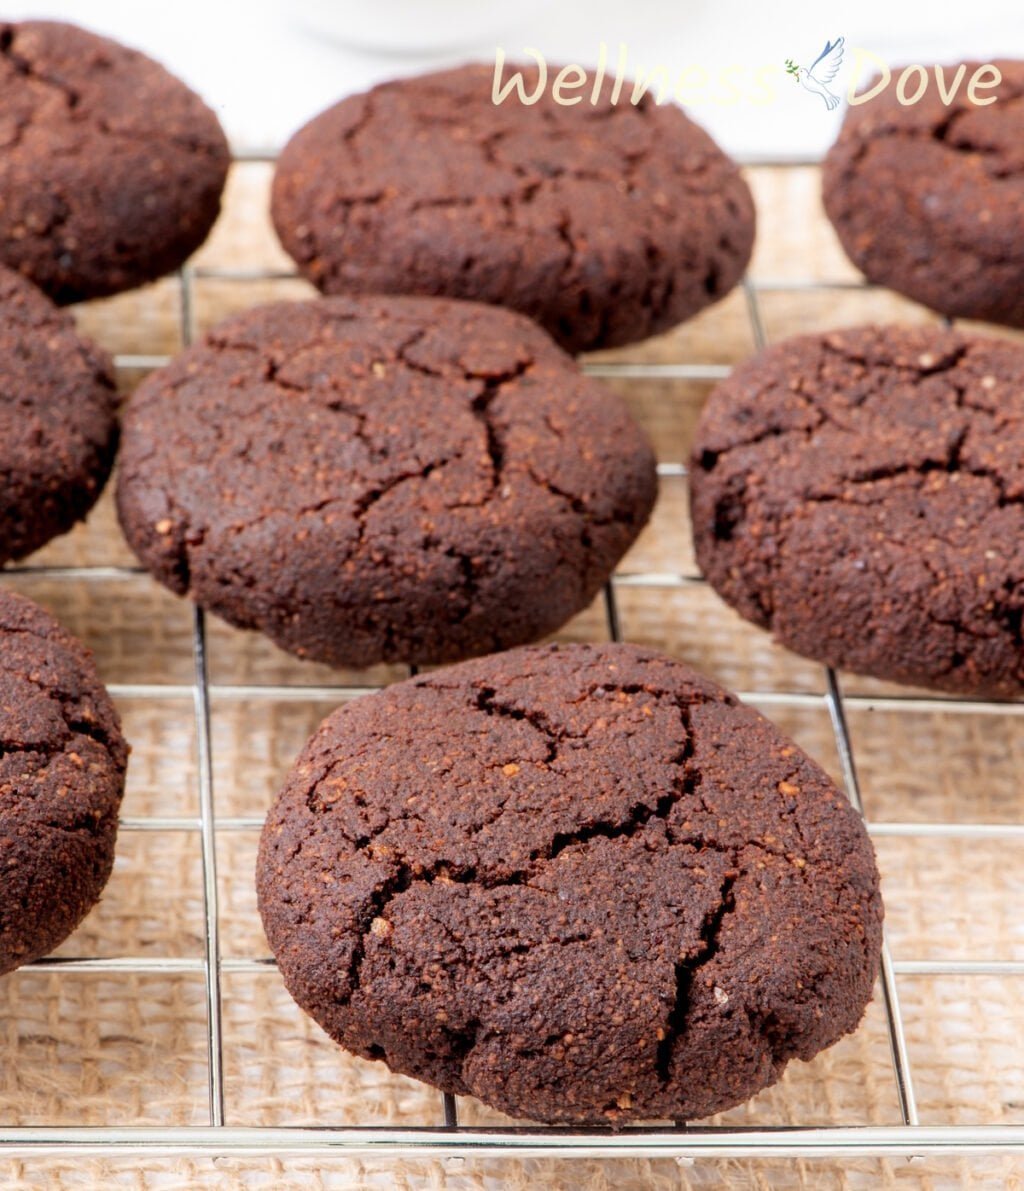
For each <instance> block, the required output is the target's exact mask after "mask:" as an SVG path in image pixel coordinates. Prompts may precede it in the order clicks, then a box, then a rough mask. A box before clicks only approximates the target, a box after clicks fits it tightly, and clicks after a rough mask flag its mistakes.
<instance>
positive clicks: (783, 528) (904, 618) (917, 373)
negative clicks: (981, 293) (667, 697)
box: [690, 327, 1024, 696]
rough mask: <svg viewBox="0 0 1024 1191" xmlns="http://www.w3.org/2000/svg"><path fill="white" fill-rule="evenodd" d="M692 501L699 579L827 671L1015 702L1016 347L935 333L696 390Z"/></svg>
mask: <svg viewBox="0 0 1024 1191" xmlns="http://www.w3.org/2000/svg"><path fill="white" fill-rule="evenodd" d="M690 475H691V479H690V495H691V509H692V516H693V533H694V544H695V546H696V551H697V559H698V561H699V563H700V566H701V568H702V570H703V571H704V574H705V575H706V576H707V578H708V580H709V581H710V582H711V584H712V585H713V586H714V587H715V589H716V590H717V591H718V593H719V594H720V595H721V596H722V597H723V598H724V599H725V600H726V601H727V602H728V603H730V604H731V605H732V606H733V607H734V608H736V609H737V610H738V611H739V612H740V613H741V614H742V615H743V616H745V617H747V619H748V620H752V621H753V622H754V623H755V624H758V625H761V626H762V627H764V628H769V629H771V630H772V632H773V633H774V634H775V636H776V638H777V639H778V640H779V641H781V642H782V644H784V645H787V646H789V648H791V649H794V650H796V651H797V652H798V653H802V654H806V655H807V656H808V657H812V658H816V659H818V660H819V661H822V662H826V663H828V664H829V665H831V666H836V667H842V668H844V669H849V670H853V671H856V672H858V673H861V674H870V675H874V676H875V677H877V678H885V679H891V680H893V681H896V682H905V683H913V684H916V685H919V686H926V687H934V688H936V689H939V690H948V691H956V692H962V693H965V694H983V695H993V696H1010V695H1014V694H1018V693H1019V692H1020V691H1021V690H1022V689H1024V651H1022V640H1021V616H1022V612H1024V349H1022V348H1021V347H1020V346H1019V345H1016V344H1013V343H1010V342H1007V341H1004V340H995V339H984V338H981V337H977V336H968V335H962V334H960V333H958V332H956V331H951V330H945V329H941V328H930V327H929V328H920V327H881V328H879V327H863V328H857V329H854V330H845V331H836V332H833V333H831V334H826V335H812V336H806V337H800V338H796V339H790V340H787V341H786V342H784V343H781V344H778V345H777V346H775V347H771V348H769V349H768V350H767V351H765V352H762V353H761V354H760V355H758V356H755V357H754V358H753V359H751V360H749V361H748V362H747V363H745V364H744V365H742V366H741V367H740V368H738V369H737V370H736V372H734V373H733V375H732V376H731V377H730V378H729V379H728V380H727V381H725V382H723V383H722V384H721V385H720V386H719V387H718V388H717V389H716V390H715V392H714V393H713V394H712V396H711V398H710V399H709V401H708V403H707V405H706V406H705V408H704V411H703V414H702V417H701V421H700V424H699V426H698V430H697V435H696V440H695V445H694V451H693V460H692V467H691V473H690Z"/></svg>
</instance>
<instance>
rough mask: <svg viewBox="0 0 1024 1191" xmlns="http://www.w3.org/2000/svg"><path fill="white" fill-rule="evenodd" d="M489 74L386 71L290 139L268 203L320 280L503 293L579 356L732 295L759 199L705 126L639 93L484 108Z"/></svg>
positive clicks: (385, 289)
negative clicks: (383, 79) (634, 100)
mask: <svg viewBox="0 0 1024 1191" xmlns="http://www.w3.org/2000/svg"><path fill="white" fill-rule="evenodd" d="M526 74H527V76H528V77H535V76H531V72H530V71H529V70H527V71H526ZM493 76H494V70H493V67H490V66H482V65H478V66H465V67H461V68H459V69H456V70H448V71H442V72H440V73H437V74H430V75H425V76H422V77H418V78H412V79H402V80H399V81H397V82H391V83H385V84H383V85H381V86H378V87H375V88H374V89H373V90H372V91H369V92H367V93H366V94H363V95H355V96H352V97H350V98H348V99H345V100H342V102H341V103H339V104H336V105H335V106H334V107H332V108H329V109H328V110H327V111H326V112H323V113H321V115H319V116H317V117H316V118H315V119H314V120H312V121H311V122H310V123H309V124H307V125H306V126H305V127H304V128H302V129H300V131H299V132H297V133H296V134H295V136H294V137H292V139H291V141H289V143H288V144H287V145H286V147H285V149H284V152H283V153H282V154H281V158H280V161H279V163H278V167H277V172H276V174H275V177H274V187H273V199H272V214H273V218H274V224H275V226H276V228H277V231H278V234H279V236H280V237H281V242H282V243H283V244H284V246H285V248H286V249H287V251H288V252H289V253H290V254H291V255H292V256H293V257H294V258H295V261H296V262H297V264H298V266H299V268H300V270H301V271H302V272H303V273H304V274H305V275H306V276H307V277H308V278H309V279H310V280H311V281H312V282H313V283H314V284H315V285H317V286H318V287H319V288H320V289H321V290H323V291H325V292H326V293H367V292H369V293H374V292H376V293H409V294H437V295H444V296H447V297H452V298H467V299H472V300H476V301H482V302H490V303H494V304H496V305H502V306H508V307H511V308H512V309H515V310H519V311H521V312H522V313H524V314H527V315H529V316H530V317H531V318H533V319H535V320H536V321H537V322H539V323H540V324H541V325H542V326H543V327H545V328H546V329H547V330H548V331H549V332H550V334H551V335H553V336H554V337H555V339H557V340H558V341H559V343H561V344H562V346H563V347H565V348H566V349H567V350H569V351H574V352H578V351H588V350H591V349H593V348H598V347H612V346H615V345H617V344H622V343H630V342H632V341H633V340H637V339H643V338H645V337H647V336H648V335H653V334H655V333H656V332H658V331H663V330H666V329H667V328H669V327H672V326H674V325H675V324H676V323H679V322H681V321H682V320H683V319H686V318H689V317H690V316H691V315H693V314H696V313H697V311H699V310H702V309H703V308H704V307H705V306H707V305H709V304H710V303H711V302H714V301H717V300H718V299H719V298H721V297H722V296H723V295H725V294H726V293H728V291H729V290H730V289H731V288H732V287H733V286H734V285H735V284H736V282H737V281H738V280H739V279H740V276H741V275H742V273H743V270H744V268H745V266H746V264H747V261H748V259H749V257H750V251H751V247H752V245H753V239H754V206H753V202H752V200H751V197H750V192H749V190H748V189H747V186H746V183H745V182H744V181H743V179H742V178H741V176H740V174H739V171H738V170H737V168H736V167H735V165H734V164H733V163H732V162H731V161H730V160H729V159H728V158H727V157H726V156H725V155H724V154H723V153H722V151H721V150H720V149H719V148H718V146H717V145H716V144H715V143H714V141H712V139H711V138H710V137H709V136H708V135H707V133H706V132H704V130H703V129H701V128H699V127H698V126H697V125H696V124H694V123H692V122H691V121H690V120H689V119H688V118H687V117H686V116H685V115H684V114H683V112H682V111H681V110H680V109H679V108H677V107H675V106H673V105H668V106H658V105H657V104H656V103H654V102H653V100H652V99H651V96H650V95H646V96H645V97H644V98H643V100H642V101H641V102H640V103H639V104H638V105H636V106H634V105H632V104H631V103H629V102H628V100H627V99H626V98H623V99H622V101H621V102H620V103H619V104H618V105H613V104H612V103H611V102H610V93H609V94H605V95H603V96H602V98H601V100H600V102H599V103H598V104H596V105H591V103H590V102H589V96H588V98H587V102H584V103H581V104H580V105H578V106H574V107H566V106H562V105H559V104H557V103H555V102H554V101H553V100H552V99H551V98H550V91H547V92H546V93H545V97H544V98H543V99H542V100H541V101H540V102H538V103H537V104H536V105H533V106H527V105H525V104H523V103H521V102H520V101H519V100H518V99H517V98H515V97H514V96H513V97H511V98H508V99H506V100H505V101H504V103H502V104H501V105H498V106H496V105H495V104H494V103H493V102H492V98H491V88H492V82H493ZM530 86H531V88H532V86H533V83H532V82H531V83H530ZM605 90H606V92H609V91H610V89H609V88H606V89H605Z"/></svg>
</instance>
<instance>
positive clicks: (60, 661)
mask: <svg viewBox="0 0 1024 1191" xmlns="http://www.w3.org/2000/svg"><path fill="white" fill-rule="evenodd" d="M127 762H128V746H127V745H126V744H125V742H124V738H123V737H122V735H121V727H120V722H119V720H118V718H117V712H116V711H115V710H114V706H113V704H112V703H111V702H110V697H109V696H108V695H107V692H106V690H105V689H104V687H103V684H102V683H101V682H100V680H99V678H98V677H97V674H96V669H95V667H94V665H93V661H92V657H91V656H90V654H89V652H88V650H86V649H85V648H84V646H82V645H80V644H79V643H78V642H77V641H76V640H75V639H74V638H73V637H72V636H71V635H70V633H68V632H66V631H65V630H64V629H63V628H61V626H60V625H59V624H58V623H57V622H56V621H55V620H54V619H53V617H52V616H50V614H49V613H47V612H44V611H43V609H42V608H40V607H38V606H37V605H36V604H33V603H32V601H31V600H27V599H25V598H24V596H20V595H15V594H14V593H12V592H10V591H6V590H4V589H3V588H0V974H2V973H4V972H9V971H11V970H12V969H13V968H17V967H20V966H21V965H22V964H27V963H29V962H31V961H32V960H34V959H38V958H39V957H40V956H41V955H46V954H47V953H48V952H50V951H52V950H53V949H54V948H55V947H56V946H57V945H58V944H59V943H62V942H63V941H64V939H66V938H67V936H68V935H69V934H71V932H72V931H73V930H74V929H75V927H76V926H77V925H78V924H79V922H81V920H82V919H83V918H84V917H85V915H86V914H87V913H88V912H89V910H90V909H91V908H92V907H93V906H94V905H95V903H96V902H97V901H98V899H99V896H100V893H101V892H102V891H103V887H104V885H105V884H106V883H107V878H108V877H109V876H110V870H111V866H112V865H113V863H114V841H115V837H116V835H117V812H118V808H119V807H120V805H121V795H122V793H123V792H124V774H125V766H126V765H127Z"/></svg>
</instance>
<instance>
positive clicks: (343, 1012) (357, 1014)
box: [257, 645, 882, 1122]
mask: <svg viewBox="0 0 1024 1191" xmlns="http://www.w3.org/2000/svg"><path fill="white" fill-rule="evenodd" d="M257 888H258V893H259V904H260V912H261V914H262V916H263V923H264V926H265V928H266V932H267V938H268V939H269V941H270V946H271V948H272V950H273V952H274V954H275V955H276V957H277V962H278V965H279V968H280V970H281V973H282V975H283V977H284V980H285V983H286V984H287V986H288V989H289V991H290V992H291V994H292V995H293V996H294V997H295V999H296V1000H297V1001H298V1003H299V1004H300V1005H301V1006H302V1008H303V1009H305V1010H306V1012H307V1013H309V1014H311V1016H312V1017H314V1018H315V1019H316V1020H317V1021H318V1022H319V1023H320V1025H321V1026H323V1028H324V1029H325V1030H326V1031H327V1032H328V1033H329V1034H330V1035H331V1037H333V1038H334V1039H336V1040H337V1041H338V1042H340V1043H341V1044H342V1045H343V1046H345V1047H347V1048H348V1049H349V1050H352V1051H354V1052H355V1053H356V1054H358V1055H361V1056H362V1057H364V1058H373V1059H382V1060H384V1061H385V1062H386V1063H387V1064H388V1065H389V1066H390V1067H391V1068H392V1069H393V1070H395V1071H399V1072H402V1073H403V1074H406V1075H412V1076H415V1077H416V1078H418V1079H422V1080H425V1081H426V1082H428V1083H431V1084H434V1085H436V1086H437V1087H439V1088H442V1089H444V1090H445V1091H448V1092H454V1093H459V1094H471V1095H474V1096H477V1097H479V1098H480V1099H481V1100H484V1101H486V1102H487V1103H488V1104H491V1105H493V1106H494V1107H496V1108H499V1109H502V1110H503V1111H505V1112H508V1113H511V1114H512V1115H513V1116H520V1117H532V1118H534V1119H536V1120H542V1121H551V1122H585V1121H596V1120H602V1119H604V1120H608V1121H611V1122H626V1121H630V1120H643V1119H650V1118H672V1119H676V1120H682V1119H693V1118H697V1117H704V1116H708V1115H710V1114H711V1113H714V1112H718V1111H719V1110H720V1109H724V1108H727V1107H729V1106H730V1105H732V1104H736V1103H738V1102H739V1101H741V1100H745V1099H746V1098H747V1097H749V1096H752V1095H753V1094H754V1093H755V1092H757V1091H759V1090H760V1089H761V1088H764V1087H766V1086H768V1085H769V1084H771V1083H773V1082H774V1081H775V1080H777V1079H778V1078H779V1077H780V1075H781V1074H782V1071H783V1069H784V1068H785V1066H786V1064H787V1063H788V1062H789V1060H790V1059H793V1058H801V1059H809V1058H811V1057H812V1056H813V1055H815V1054H816V1053H817V1052H818V1051H819V1050H821V1049H822V1048H823V1047H826V1046H829V1045H831V1044H832V1043H833V1042H835V1041H836V1040H837V1039H838V1038H840V1037H841V1036H842V1035H843V1034H846V1033H848V1032H849V1031H851V1030H853V1029H854V1028H855V1027H856V1026H857V1023H858V1022H859V1021H860V1018H861V1015H862V1014H863V1011H864V1007H865V1005H866V1004H867V1002H868V1000H869V999H870V997H871V990H872V985H873V982H874V977H875V972H876V970H877V967H878V958H879V948H880V936H881V919H882V906H881V901H880V898H879V891H878V873H877V871H876V868H875V862H874V856H873V853H872V849H871V845H870V843H869V841H868V838H867V835H866V833H865V830H864V826H863V824H862V822H861V820H860V818H859V816H858V815H857V814H856V812H855V811H854V810H853V809H852V807H851V806H850V804H849V803H848V802H847V801H846V799H845V798H844V797H843V795H842V794H840V793H839V792H838V791H837V790H836V788H835V786H834V785H833V783H832V782H831V781H830V780H829V778H828V777H827V776H826V775H825V773H824V772H823V771H822V770H821V769H819V768H818V766H817V765H815V764H814V763H813V762H812V761H811V760H809V759H808V758H807V757H806V756H805V755H804V754H803V753H802V752H801V751H800V750H799V749H798V748H797V747H796V746H795V745H794V744H792V743H791V742H790V741H788V740H787V739H786V738H785V737H784V736H783V735H782V734H781V733H780V732H779V731H778V730H777V729H776V728H775V727H774V726H773V725H772V724H770V723H769V722H768V721H767V720H766V719H764V718H763V717H762V716H761V715H759V714H758V713H757V712H755V711H753V710H752V709H750V708H748V707H745V706H743V705H742V704H741V703H739V702H738V701H737V699H736V698H735V697H734V696H733V695H730V694H728V693H727V692H725V691H723V690H722V689H721V688H720V687H718V686H716V685H714V684H713V683H711V682H709V681H708V680H707V679H705V678H702V677H701V676H700V675H698V674H696V673H694V672H693V671H692V670H690V669H689V668H688V667H686V666H684V665H683V664H682V663H680V662H677V661H674V660H672V659H671V658H668V657H664V656H662V655H659V654H657V653H653V652H651V651H649V650H644V649H639V648H636V647H634V646H628V645H601V646H594V645H569V646H556V645H549V646H534V647H531V648H525V649H518V650H514V651H512V652H509V653H505V654H501V655H498V656H495V657H489V658H482V659H479V660H477V661H473V662H468V663H464V664H463V665H461V666H455V667H452V668H450V669H447V670H441V671H437V672H435V673H433V674H429V675H422V676H420V677H418V678H415V679H412V680H410V681H408V682H403V683H399V684H397V685H395V686H392V687H389V688H387V689H386V690H384V691H382V692H379V693H377V694H374V695H369V696H366V697H364V698H360V699H357V700H355V701H353V702H351V703H348V704H346V705H345V706H343V707H342V708H341V709H339V710H337V711H335V712H334V713H333V714H332V715H330V716H329V717H328V718H327V719H326V720H325V721H324V722H323V724H322V725H321V726H320V728H319V729H318V730H317V732H316V733H315V734H314V735H313V737H312V738H311V740H310V741H309V743H308V744H307V746H306V748H305V751H304V752H303V753H302V755H301V756H300V758H299V759H298V761H297V763H296V765H295V767H294V769H293V770H292V772H291V774H290V776H289V777H288V779H287V782H286V784H285V787H284V790H283V791H282V793H281V794H280V796H279V797H278V799H277V802H276V803H275V805H274V806H273V808H272V809H271V811H270V814H269V816H268V818H267V822H266V825H265V826H264V829H263V835H262V839H261V842H260V853H259V861H258V865H257Z"/></svg>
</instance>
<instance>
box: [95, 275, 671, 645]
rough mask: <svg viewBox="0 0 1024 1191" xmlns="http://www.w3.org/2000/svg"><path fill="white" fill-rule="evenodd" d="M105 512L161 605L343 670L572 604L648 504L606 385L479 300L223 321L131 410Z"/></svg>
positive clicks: (543, 621)
mask: <svg viewBox="0 0 1024 1191" xmlns="http://www.w3.org/2000/svg"><path fill="white" fill-rule="evenodd" d="M118 475H119V483H118V504H119V510H120V514H121V522H122V525H123V526H124V530H125V533H126V535H127V537H128V541H129V542H130V543H131V545H132V547H133V549H134V550H135V552H136V554H138V556H139V558H140V559H141V560H142V562H143V563H144V564H145V565H146V566H147V567H148V568H149V569H150V570H151V571H152V572H153V574H154V575H156V576H157V578H158V579H160V580H161V581H162V582H163V583H166V584H167V586H169V587H170V588H171V589H172V590H174V591H176V592H178V593H185V592H188V593H190V594H191V595H192V596H193V598H194V599H195V600H196V601H197V602H198V603H200V604H201V605H203V606H204V607H206V608H209V609H210V610H212V611H213V612H216V613H217V614H218V615H220V616H223V617H224V618H225V619H226V620H228V621H230V622H231V623H232V624H236V625H239V626H241V627H243V628H258V629H262V630H263V631H264V632H265V633H267V634H268V635H269V636H270V637H272V638H273V639H274V640H275V641H276V642H277V643H278V644H279V645H281V646H282V647H284V648H285V649H289V650H291V651H292V652H294V653H296V654H298V655H299V656H300V657H309V658H313V659H316V660H319V661H323V662H328V663H331V664H334V665H339V666H368V665H372V664H374V663H376V662H381V661H388V662H417V663H431V662H441V661H455V660H457V659H459V658H463V657H467V656H469V655H471V654H476V653H488V652H491V651H493V650H497V649H501V648H504V647H506V646H509V645H518V644H522V643H524V642H526V641H531V640H535V639H536V638H538V637H541V636H543V635H544V634H545V633H548V632H551V631H553V630H554V629H556V628H558V627H559V626H560V625H562V624H564V623H565V621H567V620H568V619H569V618H570V617H571V616H573V615H574V614H575V613H576V612H579V611H581V610H582V609H583V608H585V607H586V606H587V605H588V604H589V603H590V601H591V600H592V599H593V597H594V596H595V595H596V594H597V592H598V591H599V590H600V587H601V584H602V583H603V582H604V581H605V579H606V578H607V577H608V576H609V574H610V573H611V572H612V570H613V569H614V567H615V564H616V562H617V561H618V560H619V558H620V557H621V556H622V554H623V553H625V551H626V549H627V548H628V546H629V545H630V544H631V543H632V542H633V540H634V539H635V537H636V536H637V534H638V533H639V532H640V530H641V528H642V527H643V525H644V523H645V522H646V520H647V518H648V515H649V513H650V511H651V508H652V506H653V503H654V498H655V493H656V486H657V479H656V473H655V464H654V456H653V454H652V452H651V449H650V446H649V444H648V443H647V441H646V439H645V438H644V437H643V435H642V433H641V432H640V430H639V429H638V428H637V426H636V425H635V423H634V422H633V421H632V420H631V418H630V417H629V414H628V413H627V411H626V408H625V406H624V405H623V403H622V402H621V401H620V400H619V398H618V397H617V396H615V395H614V394H613V393H611V392H609V391H608V390H607V389H605V388H603V387H602V386H601V385H599V384H598V383H597V382H595V381H592V380H588V379H587V378H586V377H584V376H583V375H582V374H581V373H580V371H579V369H578V368H577V367H576V365H575V364H574V363H573V361H572V360H571V359H570V358H569V357H568V356H566V355H565V353H564V352H562V351H561V350H560V349H559V348H557V347H556V346H555V345H554V343H552V341H551V340H550V339H549V338H548V336H547V335H545V334H544V332H543V331H541V330H540V329H539V328H538V327H536V326H534V325H533V324H532V323H530V322H529V320H527V319H525V318H523V317H522V316H520V315H516V314H513V313H511V312H510V311H507V310H499V309H497V308H495V307H487V306H479V305H476V304H471V303H466V302H449V301H444V300H438V299H426V298H378V299H351V298H324V299H318V300H317V301H315V302H286V303H280V304H276V305H272V306H265V307H262V308H259V309H257V310H253V311H249V312H247V313H245V314H243V315H241V316H239V317H237V318H233V319H230V320H228V321H227V322H225V323H223V324H221V326H220V327H219V328H218V329H216V330H214V331H212V332H211V333H210V334H209V335H208V336H207V338H206V340H205V341H204V342H203V343H202V344H200V345H198V346H197V347H195V348H193V349H192V350H190V351H188V352H186V353H185V354H184V355H182V356H181V357H179V359H178V360H177V361H176V362H175V363H173V364H172V365H171V366H170V367H169V368H168V369H166V370H164V371H163V372H161V373H157V374H155V375H153V376H151V377H150V378H148V379H147V380H146V381H145V382H143V384H142V385H141V386H140V388H139V389H138V391H137V393H136V395H135V397H134V398H133V400H132V402H131V404H130V407H129V409H128V414H127V418H126V421H125V428H124V445H123V449H122V452H121V459H120V464H119V468H118Z"/></svg>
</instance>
